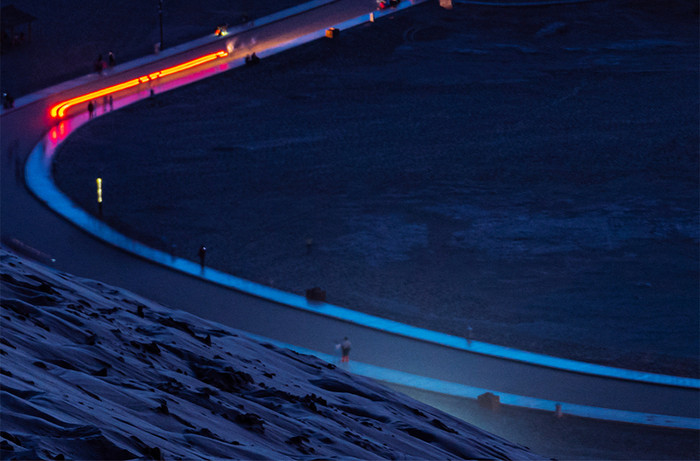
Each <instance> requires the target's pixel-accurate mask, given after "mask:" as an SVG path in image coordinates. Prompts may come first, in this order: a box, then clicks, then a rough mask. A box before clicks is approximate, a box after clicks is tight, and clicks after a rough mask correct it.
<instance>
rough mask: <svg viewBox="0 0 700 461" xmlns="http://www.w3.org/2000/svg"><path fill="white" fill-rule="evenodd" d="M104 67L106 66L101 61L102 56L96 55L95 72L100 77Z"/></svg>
mask: <svg viewBox="0 0 700 461" xmlns="http://www.w3.org/2000/svg"><path fill="white" fill-rule="evenodd" d="M106 67H107V64H105V62H104V61H103V60H102V55H101V54H100V55H97V59H96V60H95V72H97V73H98V74H100V75H102V72H103V71H104V70H105V68H106Z"/></svg>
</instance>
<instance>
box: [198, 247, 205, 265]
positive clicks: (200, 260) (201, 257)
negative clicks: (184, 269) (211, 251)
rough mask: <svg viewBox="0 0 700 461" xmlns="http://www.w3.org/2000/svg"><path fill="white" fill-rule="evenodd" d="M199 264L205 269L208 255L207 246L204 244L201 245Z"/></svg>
mask: <svg viewBox="0 0 700 461" xmlns="http://www.w3.org/2000/svg"><path fill="white" fill-rule="evenodd" d="M198 254H199V265H200V267H201V268H202V270H204V258H205V257H206V256H207V247H205V246H204V245H202V246H200V247H199V252H198Z"/></svg>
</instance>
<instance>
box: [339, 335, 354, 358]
mask: <svg viewBox="0 0 700 461" xmlns="http://www.w3.org/2000/svg"><path fill="white" fill-rule="evenodd" d="M350 349H352V343H351V342H350V340H349V339H348V337H347V336H346V337H345V338H344V339H343V342H341V343H340V363H348V362H349V361H350Z"/></svg>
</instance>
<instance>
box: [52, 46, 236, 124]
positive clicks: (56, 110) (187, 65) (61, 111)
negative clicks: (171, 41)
mask: <svg viewBox="0 0 700 461" xmlns="http://www.w3.org/2000/svg"><path fill="white" fill-rule="evenodd" d="M226 56H228V53H227V52H226V51H218V52H216V53H211V54H207V55H205V56H201V57H199V58H196V59H193V60H191V61H187V62H184V63H182V64H178V65H177V66H173V67H168V68H167V69H162V70H159V71H157V72H153V73H150V74H148V75H144V76H142V77H139V78H135V79H133V80H129V81H127V82H123V83H119V84H117V85H112V86H108V87H107V88H103V89H101V90H97V91H93V92H91V93H87V94H84V95H82V96H78V97H75V98H72V99H69V100H67V101H63V102H62V103H59V104H56V105H55V106H53V107H52V108H51V111H50V114H51V117H54V118H55V117H63V116H64V115H65V113H66V111H67V110H68V109H69V108H71V107H73V106H75V105H76V104H80V103H83V102H86V101H91V100H93V99H97V98H99V97H101V96H106V95H108V94H112V93H116V92H117V91H121V90H125V89H127V88H133V87H135V86H138V85H139V84H140V83H146V82H148V81H149V80H156V79H158V78H161V77H165V76H168V75H173V74H176V73H178V72H182V71H184V70H187V69H191V68H193V67H197V66H200V65H202V64H204V63H207V62H210V61H214V60H215V59H219V58H223V57H226Z"/></svg>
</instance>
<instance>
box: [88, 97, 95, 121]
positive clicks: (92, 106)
mask: <svg viewBox="0 0 700 461" xmlns="http://www.w3.org/2000/svg"><path fill="white" fill-rule="evenodd" d="M94 114H95V104H94V103H93V102H92V101H90V102H89V103H88V116H89V118H92V117H93V116H94Z"/></svg>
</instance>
